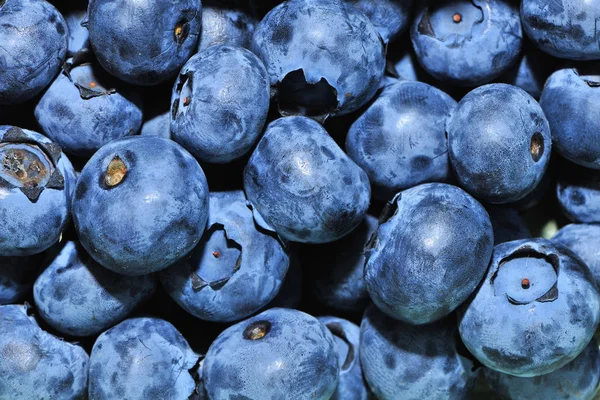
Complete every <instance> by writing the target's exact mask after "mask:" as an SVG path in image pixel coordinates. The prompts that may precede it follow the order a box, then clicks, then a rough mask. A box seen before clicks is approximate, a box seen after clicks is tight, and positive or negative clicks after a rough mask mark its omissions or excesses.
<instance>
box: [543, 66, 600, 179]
mask: <svg viewBox="0 0 600 400" xmlns="http://www.w3.org/2000/svg"><path fill="white" fill-rule="evenodd" d="M598 71H600V69H598ZM599 103H600V76H585V75H583V74H582V75H580V74H579V71H578V70H577V69H573V68H567V69H561V70H558V71H556V72H555V73H553V74H552V75H551V76H550V78H548V80H547V81H546V86H544V91H543V92H542V97H541V98H540V106H542V109H543V110H544V113H545V114H546V116H547V118H548V122H549V123H550V128H551V131H552V143H553V145H554V148H555V149H556V151H557V152H558V153H559V154H560V155H561V156H563V157H565V158H566V159H568V160H570V161H572V162H574V163H576V164H579V165H582V166H584V167H587V168H593V169H597V170H600V111H599V110H598V104H599Z"/></svg>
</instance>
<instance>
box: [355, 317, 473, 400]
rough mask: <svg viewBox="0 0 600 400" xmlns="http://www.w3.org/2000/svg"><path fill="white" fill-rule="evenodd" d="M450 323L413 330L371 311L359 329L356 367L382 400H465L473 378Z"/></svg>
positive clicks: (469, 364)
mask: <svg viewBox="0 0 600 400" xmlns="http://www.w3.org/2000/svg"><path fill="white" fill-rule="evenodd" d="M458 341H459V339H458V333H457V332H456V323H455V322H454V319H453V318H446V319H443V320H441V321H437V322H434V323H432V324H429V325H420V326H415V325H411V324H407V323H405V322H402V321H398V320H395V319H393V318H390V317H388V316H387V315H385V314H384V313H382V312H381V311H380V310H378V309H377V307H375V306H370V307H369V308H367V311H366V313H365V315H364V317H363V320H362V323H361V325H360V361H361V364H362V370H363V374H364V376H365V379H366V380H367V383H368V384H369V387H370V388H371V390H372V391H373V393H374V394H375V396H376V397H377V398H378V399H381V400H422V399H449V400H461V399H467V398H469V393H470V392H471V389H472V388H473V386H474V384H475V379H476V377H477V373H476V372H474V368H473V362H472V361H471V360H469V359H467V358H465V357H463V356H461V355H460V354H459V352H458V350H457V342H458Z"/></svg>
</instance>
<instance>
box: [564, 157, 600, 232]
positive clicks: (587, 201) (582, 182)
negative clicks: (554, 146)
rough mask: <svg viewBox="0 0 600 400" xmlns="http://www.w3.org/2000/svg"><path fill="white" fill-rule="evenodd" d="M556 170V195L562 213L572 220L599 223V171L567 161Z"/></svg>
mask: <svg viewBox="0 0 600 400" xmlns="http://www.w3.org/2000/svg"><path fill="white" fill-rule="evenodd" d="M561 161H562V160H561ZM558 171H559V174H558V179H557V182H556V197H557V198H558V203H559V204H560V207H561V209H562V211H563V213H564V214H565V215H566V216H567V217H569V219H570V220H571V221H573V222H583V223H586V224H595V223H600V171H598V170H591V169H587V168H583V167H580V166H577V165H575V164H571V163H567V162H561V163H560V167H559V169H558Z"/></svg>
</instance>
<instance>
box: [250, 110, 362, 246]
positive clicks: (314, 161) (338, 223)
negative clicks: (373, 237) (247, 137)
mask: <svg viewBox="0 0 600 400" xmlns="http://www.w3.org/2000/svg"><path fill="white" fill-rule="evenodd" d="M244 189H245V192H246V196H247V197H248V200H249V201H250V202H251V203H252V204H253V206H254V207H255V208H256V210H257V211H258V212H259V213H260V215H262V216H263V217H264V218H265V220H266V222H267V223H269V224H270V225H271V226H273V227H274V228H275V230H276V231H277V233H278V234H279V235H281V236H282V237H283V238H285V239H288V240H292V241H297V242H303V243H326V242H332V241H334V240H337V239H340V238H342V237H343V236H345V235H347V234H348V233H350V232H351V231H352V230H353V229H354V228H356V227H357V226H358V224H360V222H361V221H362V220H363V218H364V217H365V215H366V213H367V209H368V207H369V201H370V198H371V189H370V186H369V179H368V178H367V174H365V172H364V171H363V170H362V169H360V168H359V167H358V166H357V165H356V164H354V162H353V161H352V160H350V158H348V157H347V156H346V154H345V153H344V152H343V151H342V150H341V149H340V148H339V147H338V146H337V144H336V143H335V142H334V141H333V139H332V138H331V137H330V136H329V134H328V133H327V131H325V129H324V128H323V127H322V126H321V125H319V124H318V123H317V122H315V121H313V120H311V119H309V118H306V117H286V118H280V119H278V120H276V121H274V122H272V123H271V124H269V126H268V127H267V130H266V132H265V134H264V136H263V137H262V139H261V140H260V142H259V143H258V146H257V148H256V149H255V150H254V152H253V153H252V156H251V157H250V160H249V161H248V165H247V166H246V169H245V170H244Z"/></svg>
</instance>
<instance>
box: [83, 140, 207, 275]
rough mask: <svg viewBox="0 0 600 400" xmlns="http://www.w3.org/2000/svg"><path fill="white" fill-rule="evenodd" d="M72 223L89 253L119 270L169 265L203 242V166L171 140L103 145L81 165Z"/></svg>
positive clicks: (130, 271)
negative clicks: (201, 239) (201, 240)
mask: <svg viewBox="0 0 600 400" xmlns="http://www.w3.org/2000/svg"><path fill="white" fill-rule="evenodd" d="M72 212H73V222H74V223H75V228H76V230H77V233H78V236H79V239H80V240H81V243H82V244H83V247H84V248H85V249H86V250H87V251H88V253H89V254H90V255H91V256H92V257H93V258H94V259H95V260H96V261H97V262H98V263H100V264H102V265H103V266H104V267H106V268H108V269H110V270H112V271H114V272H117V273H120V274H123V275H144V274H149V273H151V272H155V271H158V270H161V269H164V268H166V267H168V266H169V265H171V264H173V263H174V262H176V261H178V260H179V259H181V258H182V257H184V256H185V255H186V254H187V253H189V252H190V250H192V249H193V248H194V247H195V246H196V245H197V244H198V242H199V241H200V238H201V237H202V234H203V233H204V229H205V227H206V219H207V217H208V185H207V182H206V178H205V176H204V172H202V168H200V165H198V162H197V161H196V160H195V159H194V158H193V157H192V155H191V154H189V153H188V152H187V151H185V149H184V148H183V147H181V146H179V145H178V144H177V143H175V142H173V141H172V140H169V139H164V138H160V137H153V136H134V137H131V138H125V139H119V140H115V141H113V142H110V143H109V144H107V145H105V146H103V147H102V148H101V149H100V150H98V152H96V154H94V156H93V157H92V158H91V159H90V160H89V161H88V163H87V164H86V165H85V167H84V168H83V170H82V172H81V175H80V176H79V180H78V181H77V187H76V189H75V196H74V201H73V207H72Z"/></svg>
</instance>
